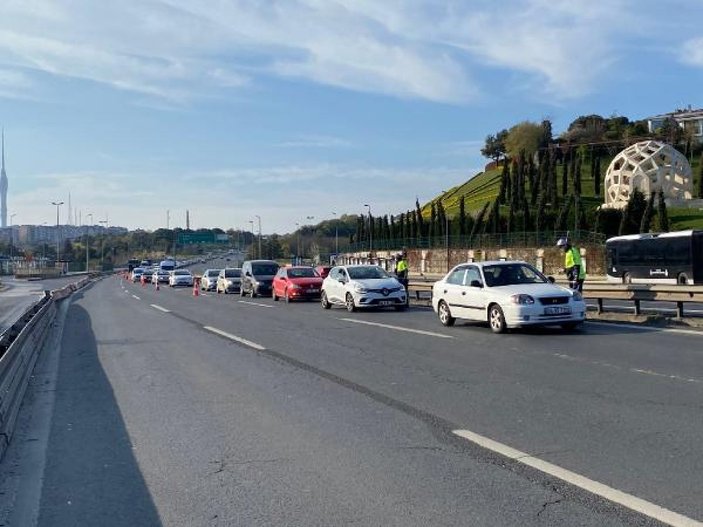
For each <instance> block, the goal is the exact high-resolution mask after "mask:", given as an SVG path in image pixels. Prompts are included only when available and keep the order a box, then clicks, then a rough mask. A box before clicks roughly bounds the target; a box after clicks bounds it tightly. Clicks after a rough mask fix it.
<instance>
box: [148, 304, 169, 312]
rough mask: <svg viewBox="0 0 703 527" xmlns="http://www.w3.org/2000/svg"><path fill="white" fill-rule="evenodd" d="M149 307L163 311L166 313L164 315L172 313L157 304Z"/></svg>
mask: <svg viewBox="0 0 703 527" xmlns="http://www.w3.org/2000/svg"><path fill="white" fill-rule="evenodd" d="M149 305H150V306H151V307H153V308H154V309H158V310H159V311H162V312H164V313H170V312H171V310H170V309H166V308H165V307H161V306H157V305H156V304H149Z"/></svg>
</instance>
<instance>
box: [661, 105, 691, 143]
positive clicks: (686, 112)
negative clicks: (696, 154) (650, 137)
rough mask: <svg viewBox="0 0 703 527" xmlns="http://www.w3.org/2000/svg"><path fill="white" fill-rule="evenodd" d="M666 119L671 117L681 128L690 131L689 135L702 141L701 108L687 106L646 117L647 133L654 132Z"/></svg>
mask: <svg viewBox="0 0 703 527" xmlns="http://www.w3.org/2000/svg"><path fill="white" fill-rule="evenodd" d="M667 119H673V120H674V121H676V122H677V123H678V125H679V126H680V127H681V128H682V129H683V130H685V131H690V132H692V134H691V135H692V137H693V138H694V139H695V140H696V141H698V142H699V143H702V142H703V109H697V110H694V109H692V108H691V107H690V106H689V107H688V108H687V109H677V110H675V111H673V112H670V113H663V114H661V115H655V116H653V117H648V118H647V127H648V128H649V133H654V131H656V130H657V129H658V128H661V127H662V125H663V124H664V121H665V120H667Z"/></svg>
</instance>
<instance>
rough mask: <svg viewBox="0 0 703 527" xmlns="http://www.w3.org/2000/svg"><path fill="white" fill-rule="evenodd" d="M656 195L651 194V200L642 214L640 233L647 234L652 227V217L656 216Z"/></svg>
mask: <svg viewBox="0 0 703 527" xmlns="http://www.w3.org/2000/svg"><path fill="white" fill-rule="evenodd" d="M655 196H656V193H655V192H651V193H650V194H649V199H648V200H647V207H646V208H645V209H644V213H643V214H642V221H641V222H640V233H641V234H643V233H647V232H649V229H650V227H651V225H652V217H653V216H654V199H655Z"/></svg>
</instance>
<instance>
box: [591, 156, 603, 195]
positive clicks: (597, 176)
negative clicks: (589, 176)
mask: <svg viewBox="0 0 703 527" xmlns="http://www.w3.org/2000/svg"><path fill="white" fill-rule="evenodd" d="M601 179H602V177H601V175H600V156H598V157H596V162H595V169H594V177H593V193H594V194H595V196H596V197H597V198H600V197H602V196H601V194H600V184H601Z"/></svg>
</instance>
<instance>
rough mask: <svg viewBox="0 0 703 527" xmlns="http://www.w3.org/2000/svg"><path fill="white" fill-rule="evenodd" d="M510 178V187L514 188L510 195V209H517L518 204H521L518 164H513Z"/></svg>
mask: <svg viewBox="0 0 703 527" xmlns="http://www.w3.org/2000/svg"><path fill="white" fill-rule="evenodd" d="M510 176H511V177H510V186H511V188H512V192H511V193H510V207H511V208H517V206H518V203H520V181H519V179H520V168H519V164H518V163H517V162H514V163H513V166H512V169H511V171H510Z"/></svg>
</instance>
